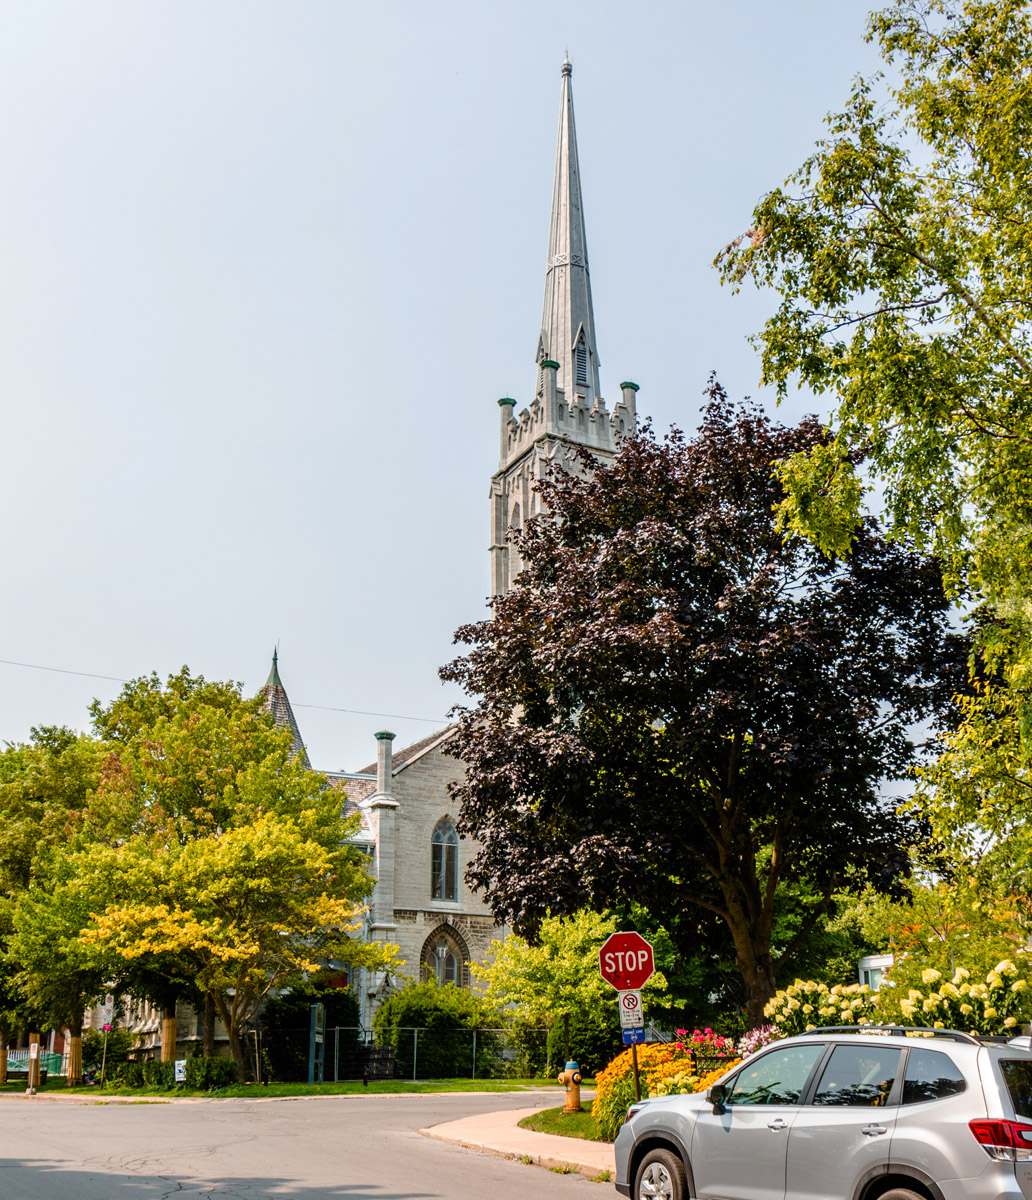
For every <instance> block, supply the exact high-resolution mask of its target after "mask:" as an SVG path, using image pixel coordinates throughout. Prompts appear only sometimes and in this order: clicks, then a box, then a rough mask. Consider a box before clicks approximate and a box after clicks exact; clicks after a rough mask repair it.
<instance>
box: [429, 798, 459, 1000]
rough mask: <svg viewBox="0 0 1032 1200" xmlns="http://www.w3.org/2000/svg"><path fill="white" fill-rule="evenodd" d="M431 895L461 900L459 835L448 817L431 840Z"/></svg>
mask: <svg viewBox="0 0 1032 1200" xmlns="http://www.w3.org/2000/svg"><path fill="white" fill-rule="evenodd" d="M430 895H431V897H432V898H433V899H434V900H457V899H458V898H459V835H458V834H457V833H456V832H455V826H454V825H453V824H452V823H451V821H450V820H449V818H448V817H442V818H441V819H440V820H439V821H438V822H437V824H436V825H435V826H434V832H433V836H432V837H431V839H430ZM452 982H453V983H454V979H453V980H452Z"/></svg>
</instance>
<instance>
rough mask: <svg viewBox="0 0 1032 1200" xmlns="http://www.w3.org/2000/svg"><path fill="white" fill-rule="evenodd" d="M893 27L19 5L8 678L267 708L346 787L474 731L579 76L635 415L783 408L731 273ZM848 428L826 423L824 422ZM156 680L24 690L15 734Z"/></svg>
mask: <svg viewBox="0 0 1032 1200" xmlns="http://www.w3.org/2000/svg"><path fill="white" fill-rule="evenodd" d="M866 11H867V5H866V4H864V3H858V2H856V0H836V2H835V3H828V2H827V0H784V2H782V3H780V4H770V3H769V0H723V2H722V3H720V4H703V3H698V2H696V3H690V4H686V3H683V2H682V3H666V2H663V3H643V4H641V5H639V6H637V7H636V8H634V9H633V10H632V7H631V6H629V5H627V4H626V3H612V2H609V0H596V2H595V3H592V4H590V5H588V4H584V3H578V4H573V3H565V2H553V0H550V2H548V3H541V2H537V0H531V2H527V0H524V2H523V3H521V4H518V5H516V4H509V5H502V4H497V3H487V2H483V0H482V2H481V3H473V2H472V0H467V2H457V0H456V2H441V0H437V2H436V3H433V4H425V3H415V2H414V0H398V2H396V3H394V4H390V5H387V4H375V3H368V2H366V3H357V2H354V0H326V2H324V0H290V2H289V3H287V2H286V0H279V2H276V3H268V2H262V0H239V2H238V0H174V2H167V3H166V2H154V0H86V2H85V3H84V2H83V0H66V2H64V0H62V2H59V0H8V2H6V3H3V4H2V5H0V109H2V112H3V117H2V118H0V161H2V162H3V164H4V168H3V173H2V178H0V259H2V261H3V264H4V270H3V282H2V285H0V305H2V310H0V394H2V397H3V444H4V450H5V453H4V456H3V462H4V465H3V471H2V473H0V501H2V505H3V510H4V516H5V520H4V533H5V537H4V550H5V555H4V557H5V560H6V567H7V572H6V574H7V580H6V586H5V587H4V588H3V591H2V599H0V605H2V617H3V619H2V622H0V659H4V660H15V661H18V662H23V663H34V664H41V665H43V666H48V667H56V668H64V669H67V670H72V671H82V672H95V673H98V674H101V675H110V676H116V677H119V678H128V677H132V676H135V675H139V674H144V673H147V672H149V671H151V670H152V669H153V670H157V671H158V672H160V673H161V674H165V673H167V672H169V671H174V670H177V669H178V668H179V667H180V666H181V665H182V664H183V663H187V664H189V665H190V667H191V668H192V669H193V670H194V671H195V672H200V673H203V674H205V675H207V676H210V677H215V678H231V679H240V680H242V681H244V683H245V684H246V686H247V687H248V689H256V688H257V687H258V686H260V684H261V683H262V682H263V681H264V679H265V676H266V674H267V672H268V667H269V658H270V655H271V652H272V648H273V646H274V645H275V643H276V642H277V641H278V642H279V645H280V666H281V671H282V674H283V679H284V682H285V684H286V686H287V689H288V692H289V694H290V696H291V699H292V700H293V701H294V703H295V705H296V706H297V708H296V711H297V716H298V719H299V721H300V723H301V726H302V731H303V733H304V735H305V738H306V741H307V742H308V744H309V747H310V749H311V752H312V756H313V759H314V761H315V763H316V765H318V766H322V767H324V768H339V767H342V766H345V767H347V768H350V769H354V768H356V767H358V766H361V765H362V764H363V763H365V762H367V761H368V760H370V759H371V758H373V757H374V748H373V742H372V737H371V735H372V733H373V731H374V730H376V729H380V728H384V727H385V726H386V727H388V728H391V729H394V730H395V731H396V732H397V733H398V735H399V743H404V742H406V741H411V740H414V739H416V738H417V737H421V736H424V735H425V734H426V733H427V732H430V731H431V730H432V729H433V725H431V724H426V723H423V722H420V721H415V720H409V719H406V720H400V719H398V718H397V717H396V716H391V717H389V718H388V717H379V716H361V715H357V714H355V713H339V712H327V711H323V710H321V709H318V708H309V707H304V706H305V705H326V706H330V707H336V708H342V709H350V710H366V711H371V712H374V713H389V714H401V715H402V716H405V717H406V718H408V717H427V718H438V719H443V718H444V715H445V713H446V712H447V709H448V707H449V705H450V704H451V703H452V702H454V700H455V699H456V698H457V697H456V695H455V694H454V693H453V692H450V691H448V690H447V689H445V688H444V687H443V686H442V685H441V684H440V682H439V681H438V679H437V675H436V669H437V667H438V666H439V665H440V664H441V663H442V662H444V661H445V660H447V659H448V658H449V657H451V655H452V648H451V636H452V632H453V631H454V629H455V627H456V626H457V625H459V624H460V623H461V622H463V621H467V620H471V619H476V618H477V617H479V616H481V615H482V613H483V611H484V609H483V605H484V601H485V598H486V594H487V590H488V558H487V542H488V536H487V534H488V509H487V495H488V480H489V477H490V475H491V473H492V471H493V470H494V469H495V467H496V465H497V429H498V416H497V407H496V405H495V400H496V399H497V397H499V396H503V395H511V396H515V397H516V398H517V399H518V400H519V402H520V406H521V407H522V405H523V404H524V403H526V402H527V401H528V400H529V399H530V391H531V388H532V385H533V381H534V370H533V355H534V350H535V347H536V341H537V334H538V328H539V322H540V307H541V294H542V286H543V280H544V259H545V251H546V240H547V224H548V205H549V201H550V196H551V173H552V166H553V154H554V139H555V129H556V119H557V113H558V102H559V66H560V63H561V62H562V58H563V53H564V50H565V49H566V48H567V47H569V52H570V57H571V59H572V61H573V64H574V94H575V99H576V109H577V125H578V137H579V144H580V161H581V170H582V176H583V181H584V189H585V212H586V218H587V230H588V244H589V251H590V261H591V274H592V286H593V290H594V298H595V316H596V324H597V330H598V343H599V355H600V359H601V363H602V385H603V392H604V393H605V395H606V396H607V398H608V399H609V400H610V401H611V402H613V401H615V399H616V398H617V394H618V388H617V384H618V383H619V381H620V380H622V379H626V378H631V379H634V380H636V381H637V382H638V383H639V384H640V385H641V389H642V390H641V392H640V395H639V406H640V409H641V410H642V411H643V412H645V413H647V414H650V415H651V416H652V417H653V419H654V421H655V424H656V426H657V427H658V428H659V429H663V428H665V427H668V426H669V425H670V424H672V423H676V424H679V425H681V426H682V427H684V428H691V427H692V426H693V425H694V423H695V420H696V417H697V413H698V408H699V404H700V397H701V392H702V388H703V386H704V385H705V382H706V377H707V375H708V373H709V372H710V370H712V369H715V370H717V372H718V373H719V375H720V378H721V379H722V380H723V381H724V383H725V384H726V386H727V387H728V388H729V390H730V391H731V392H732V394H735V395H743V394H746V393H751V394H752V395H754V396H758V395H759V394H760V393H759V390H758V388H757V378H758V363H757V359H756V356H755V354H754V352H753V350H752V349H751V348H750V347H749V345H748V344H747V341H746V339H747V336H748V335H749V334H750V333H751V332H754V331H755V330H756V329H757V328H758V326H759V325H760V323H761V322H762V320H763V317H764V315H765V314H766V313H767V312H768V311H769V309H770V307H771V305H772V303H773V301H772V299H771V298H770V297H762V296H758V295H755V294H750V295H747V296H741V297H738V298H735V297H733V296H732V295H731V294H730V293H729V292H728V291H727V290H726V289H721V287H720V285H719V283H718V280H717V276H716V273H715V272H714V271H713V270H712V269H711V267H710V263H711V261H712V259H713V256H714V254H715V253H716V252H717V251H718V250H719V249H720V248H721V247H722V246H723V245H725V244H726V243H727V242H728V241H730V240H731V238H733V237H734V236H736V235H737V234H738V233H740V232H742V231H743V230H744V229H746V228H747V227H748V225H749V213H750V211H751V208H752V206H753V204H754V203H755V201H756V200H757V199H758V198H759V196H760V195H761V194H762V193H763V192H764V191H766V190H768V189H769V188H770V187H772V186H774V185H776V184H778V183H779V182H780V181H781V180H782V179H783V178H784V176H785V175H786V174H788V173H789V172H790V171H791V170H792V169H793V168H794V167H795V166H796V165H798V163H800V162H801V161H802V159H803V158H804V157H805V156H806V154H807V152H808V150H809V148H810V147H811V146H812V144H813V142H814V140H815V139H816V138H818V137H819V136H820V135H821V130H822V125H821V120H822V117H823V115H824V113H825V112H827V111H828V110H829V109H831V108H834V107H837V106H839V105H840V104H841V102H842V101H843V100H844V99H845V96H846V94H847V91H848V88H849V84H850V80H851V78H852V76H853V75H854V74H855V73H856V72H857V71H858V70H862V71H870V70H871V69H872V68H873V66H874V65H875V60H874V53H873V51H872V49H871V48H870V47H868V46H866V45H865V44H864V43H863V41H862V32H863V27H864V20H865V15H866ZM815 407H816V406H815V405H814V404H813V402H812V401H810V400H809V399H808V398H807V397H805V396H804V397H800V398H798V401H796V400H793V402H792V405H791V407H790V408H789V409H788V410H787V411H786V413H785V416H786V418H788V419H791V418H794V417H795V416H798V415H799V414H800V413H802V412H804V411H808V410H809V409H811V408H815ZM117 688H118V684H117V683H114V682H109V681H105V680H101V679H90V678H83V677H79V676H74V675H66V674H57V673H51V672H46V671H37V670H30V669H26V668H24V667H15V666H9V665H4V664H0V740H8V741H18V740H22V739H24V738H25V737H27V736H28V732H29V728H30V727H31V726H32V725H34V724H42V723H66V724H70V725H73V726H77V727H85V724H86V719H87V718H86V705H87V704H88V702H89V700H90V699H91V698H92V697H94V696H99V697H100V698H101V699H108V698H110V697H111V696H113V695H114V693H115V692H116V691H117Z"/></svg>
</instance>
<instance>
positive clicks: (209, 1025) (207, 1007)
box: [201, 992, 215, 1058]
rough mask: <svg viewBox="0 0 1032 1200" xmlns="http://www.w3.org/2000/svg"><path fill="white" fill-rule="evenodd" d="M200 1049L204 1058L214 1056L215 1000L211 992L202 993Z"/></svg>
mask: <svg viewBox="0 0 1032 1200" xmlns="http://www.w3.org/2000/svg"><path fill="white" fill-rule="evenodd" d="M201 1050H202V1051H203V1053H204V1056H205V1058H214V1057H215V1001H214V1000H213V999H212V996H211V992H205V993H204V1041H203V1043H202V1045H201Z"/></svg>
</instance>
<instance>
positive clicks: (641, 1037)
mask: <svg viewBox="0 0 1032 1200" xmlns="http://www.w3.org/2000/svg"><path fill="white" fill-rule="evenodd" d="M621 1032H622V1033H623V1044H624V1045H625V1046H633V1045H634V1044H635V1043H637V1044H638V1045H639V1046H640V1045H641V1043H642V1042H644V1041H645V1029H644V1027H643V1026H641V1025H638V1026H637V1027H636V1028H634V1029H623V1030H621Z"/></svg>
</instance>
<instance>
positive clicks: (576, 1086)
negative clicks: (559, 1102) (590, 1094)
mask: <svg viewBox="0 0 1032 1200" xmlns="http://www.w3.org/2000/svg"><path fill="white" fill-rule="evenodd" d="M558 1080H559V1082H560V1083H561V1084H562V1085H563V1087H565V1088H566V1103H565V1104H564V1105H563V1112H564V1113H572V1112H580V1111H581V1102H580V1081H581V1073H580V1067H578V1066H577V1064H576V1063H575V1062H568V1063H567V1064H566V1070H565V1071H560V1072H559V1076H558Z"/></svg>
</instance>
